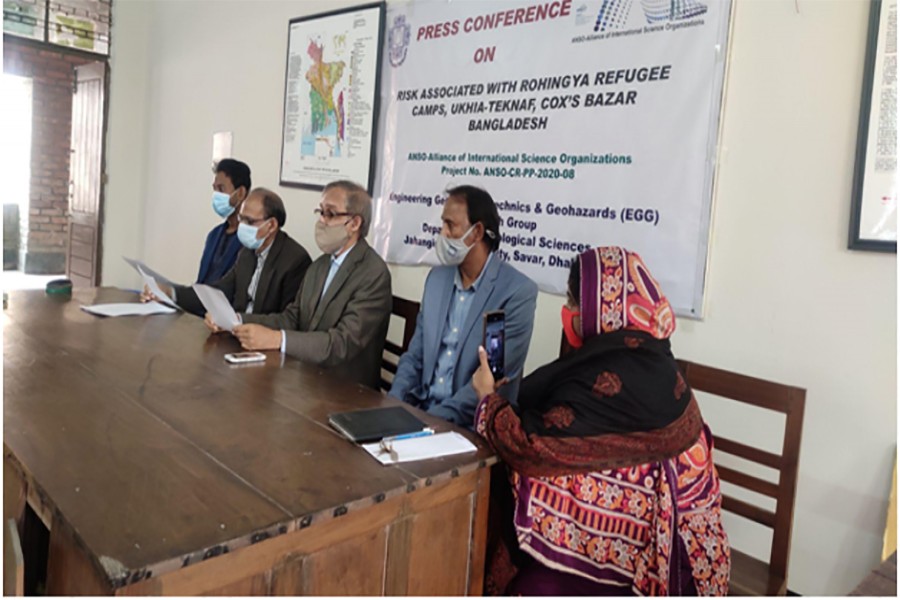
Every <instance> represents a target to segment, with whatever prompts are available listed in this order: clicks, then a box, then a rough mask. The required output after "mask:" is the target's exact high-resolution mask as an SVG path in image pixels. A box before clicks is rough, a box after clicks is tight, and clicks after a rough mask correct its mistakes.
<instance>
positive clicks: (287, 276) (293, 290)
mask: <svg viewBox="0 0 900 600" xmlns="http://www.w3.org/2000/svg"><path fill="white" fill-rule="evenodd" d="M286 219H287V215H286V213H285V210H284V203H283V202H282V201H281V198H279V197H278V194H276V193H275V192H272V191H270V190H267V189H265V188H255V189H254V190H252V191H251V192H250V194H249V195H248V196H247V199H246V200H245V201H244V202H243V204H241V209H240V216H239V219H238V220H239V225H238V238H239V239H240V240H241V243H242V244H243V245H244V248H242V249H241V251H240V253H239V254H238V258H237V261H236V262H235V263H234V267H232V268H231V270H230V271H228V273H226V274H225V276H224V277H222V278H221V279H219V280H218V281H216V282H215V283H213V284H211V285H212V287H215V288H218V289H220V290H222V292H223V293H224V294H225V296H226V297H227V298H228V300H229V301H230V302H231V305H232V307H234V310H235V311H237V312H243V313H252V314H261V315H264V314H270V313H280V312H281V311H282V310H284V308H285V307H286V306H287V305H288V304H290V303H291V301H292V300H293V299H294V297H295V296H296V295H297V290H298V289H299V288H300V282H301V281H302V280H303V276H304V275H305V274H306V269H307V268H308V267H309V265H310V264H311V263H312V260H311V259H310V257H309V253H308V252H307V251H306V249H305V248H304V247H303V246H301V245H300V244H298V243H297V242H295V241H294V240H293V239H292V238H291V237H290V236H289V235H287V234H286V233H284V232H283V231H282V230H281V228H282V227H284V223H285V221H286ZM161 289H162V290H163V291H164V292H166V293H170V292H171V294H170V295H172V296H173V300H175V302H176V303H177V304H178V305H179V306H180V307H182V308H183V309H185V310H186V311H188V312H191V313H193V314H195V315H199V316H203V314H204V313H205V312H206V309H204V307H203V304H202V303H201V302H200V299H199V298H198V297H197V294H196V293H195V292H194V290H193V289H192V288H191V287H190V286H182V285H176V286H175V287H174V290H169V289H166V287H163V286H161ZM149 299H152V296H151V294H150V293H149V291H148V290H147V289H145V290H144V293H143V294H142V300H145V301H146V300H149Z"/></svg>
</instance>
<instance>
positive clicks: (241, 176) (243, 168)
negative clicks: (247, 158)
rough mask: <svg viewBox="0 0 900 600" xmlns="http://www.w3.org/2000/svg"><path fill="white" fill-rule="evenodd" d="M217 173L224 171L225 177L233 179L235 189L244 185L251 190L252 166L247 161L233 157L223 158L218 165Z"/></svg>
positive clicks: (232, 183)
mask: <svg viewBox="0 0 900 600" xmlns="http://www.w3.org/2000/svg"><path fill="white" fill-rule="evenodd" d="M216 173H224V174H225V177H227V178H228V179H230V180H231V185H233V186H234V189H238V188H239V187H242V186H243V188H244V189H245V190H247V191H248V192H249V191H250V187H251V183H250V167H248V166H247V163H242V162H241V161H239V160H235V159H233V158H223V159H222V160H220V161H219V162H218V164H217V165H216Z"/></svg>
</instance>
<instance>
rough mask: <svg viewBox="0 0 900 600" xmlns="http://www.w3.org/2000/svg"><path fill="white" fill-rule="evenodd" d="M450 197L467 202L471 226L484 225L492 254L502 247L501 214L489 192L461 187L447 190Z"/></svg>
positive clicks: (485, 237)
mask: <svg viewBox="0 0 900 600" xmlns="http://www.w3.org/2000/svg"><path fill="white" fill-rule="evenodd" d="M447 195H448V197H452V196H456V197H457V198H462V199H463V200H465V202H466V211H467V213H468V216H469V224H470V225H474V224H475V223H481V224H482V225H484V238H483V239H484V242H485V243H486V244H487V245H488V248H490V250H491V252H493V251H494V250H496V249H497V248H499V247H500V213H499V212H497V205H496V204H494V199H493V198H491V195H490V194H488V193H487V191H485V190H483V189H481V188H480V187H475V186H474V185H460V186H457V187H455V188H452V189H449V190H447Z"/></svg>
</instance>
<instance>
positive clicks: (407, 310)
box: [380, 296, 419, 391]
mask: <svg viewBox="0 0 900 600" xmlns="http://www.w3.org/2000/svg"><path fill="white" fill-rule="evenodd" d="M391 314H392V315H397V316H398V317H400V318H401V319H403V321H404V323H403V342H402V343H401V344H397V343H395V342H392V341H391V340H385V342H384V354H383V355H382V357H381V386H380V387H381V389H382V390H384V391H388V390H390V389H391V381H389V380H388V379H387V378H386V377H385V374H384V372H385V371H387V372H388V373H391V375H392V376H391V379H392V380H393V375H395V374H396V373H397V363H398V362H399V360H400V355H401V354H403V353H404V352H406V349H407V348H409V341H410V340H411V339H412V336H413V333H415V331H416V318H417V317H418V316H419V303H418V302H413V301H412V300H406V299H404V298H398V297H397V296H394V307H393V308H392V309H391Z"/></svg>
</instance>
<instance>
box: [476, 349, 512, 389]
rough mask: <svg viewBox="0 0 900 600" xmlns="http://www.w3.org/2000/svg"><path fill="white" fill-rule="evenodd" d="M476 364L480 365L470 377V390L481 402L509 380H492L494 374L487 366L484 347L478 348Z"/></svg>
mask: <svg viewBox="0 0 900 600" xmlns="http://www.w3.org/2000/svg"><path fill="white" fill-rule="evenodd" d="M478 362H480V363H481V364H480V365H479V367H478V370H477V371H475V373H474V374H473V375H472V388H473V389H474V390H475V394H476V395H477V396H478V399H479V400H481V399H482V398H484V397H485V396H487V395H489V394H493V393H494V392H496V391H497V390H499V389H500V388H501V387H503V386H504V385H506V384H507V383H509V379H508V378H506V377H504V378H503V379H501V380H500V381H495V380H494V374H493V373H491V367H490V365H488V358H487V352H486V351H485V349H484V346H478Z"/></svg>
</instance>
